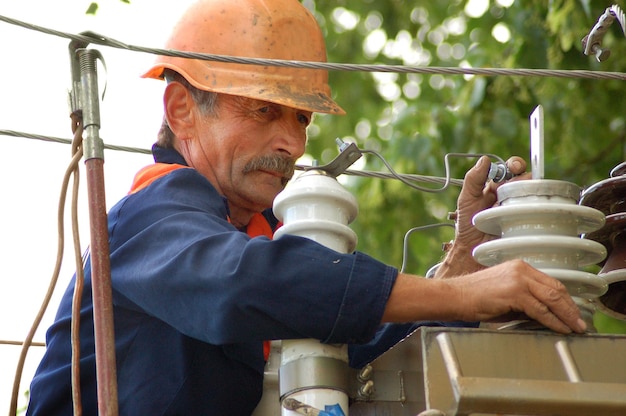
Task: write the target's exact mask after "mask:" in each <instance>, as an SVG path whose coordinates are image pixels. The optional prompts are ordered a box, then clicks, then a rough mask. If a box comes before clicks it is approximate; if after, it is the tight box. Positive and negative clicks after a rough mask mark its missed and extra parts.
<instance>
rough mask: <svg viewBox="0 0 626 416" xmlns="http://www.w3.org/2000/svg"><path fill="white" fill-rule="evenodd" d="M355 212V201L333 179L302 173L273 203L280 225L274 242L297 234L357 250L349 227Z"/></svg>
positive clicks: (344, 250) (339, 248)
mask: <svg viewBox="0 0 626 416" xmlns="http://www.w3.org/2000/svg"><path fill="white" fill-rule="evenodd" d="M357 213H358V205H357V201H356V198H355V197H354V195H352V194H351V193H350V192H348V191H347V190H346V189H345V188H344V187H343V186H341V185H340V184H339V183H338V182H337V180H336V179H335V178H332V177H330V176H328V175H326V174H324V173H323V172H321V171H309V172H305V173H303V174H301V175H300V176H299V177H298V178H297V179H296V180H295V181H294V182H293V183H291V184H289V186H288V187H287V188H286V189H285V190H284V191H283V192H281V193H280V194H278V196H277V197H276V199H275V200H274V214H275V215H276V218H278V219H279V220H281V221H282V222H283V226H282V227H281V228H279V229H278V230H277V231H276V233H275V234H274V239H277V238H280V237H281V236H283V235H285V234H291V235H298V236H301V237H307V238H310V239H311V240H315V241H317V242H318V243H320V244H322V245H324V246H326V247H329V248H332V249H333V250H335V251H339V252H341V253H350V252H352V251H354V249H355V248H356V243H357V237H356V234H355V233H354V231H352V229H351V228H350V227H348V224H350V223H351V222H352V221H354V219H355V218H356V216H357Z"/></svg>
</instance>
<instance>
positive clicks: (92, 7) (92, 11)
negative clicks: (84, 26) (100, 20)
mask: <svg viewBox="0 0 626 416" xmlns="http://www.w3.org/2000/svg"><path fill="white" fill-rule="evenodd" d="M120 1H121V2H122V3H126V4H130V0H120ZM98 7H99V6H98V3H97V2H95V1H94V2H91V3H90V4H89V7H87V10H85V14H93V15H95V14H96V13H98Z"/></svg>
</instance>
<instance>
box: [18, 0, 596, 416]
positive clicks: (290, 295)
mask: <svg viewBox="0 0 626 416" xmlns="http://www.w3.org/2000/svg"><path fill="white" fill-rule="evenodd" d="M167 48H170V49H176V50H188V51H195V52H205V53H213V54H222V55H239V56H247V57H260V58H276V59H291V60H300V61H319V62H322V61H325V59H326V58H325V47H324V42H323V38H322V35H321V32H320V29H319V27H318V25H317V23H316V22H315V19H314V18H313V16H312V15H311V14H310V13H309V12H308V11H307V10H306V9H305V8H304V7H303V6H301V5H300V3H299V2H298V1H297V0H241V1H236V2H233V1H231V0H205V1H200V2H198V3H197V4H195V5H194V6H192V7H191V8H190V9H189V10H188V12H187V13H186V14H185V15H184V16H183V17H182V19H181V20H180V22H179V23H178V25H177V26H176V27H175V28H174V31H173V34H172V36H171V38H170V40H169V42H168V45H167ZM146 76H147V77H154V78H165V79H166V80H167V82H168V83H167V86H166V88H165V92H164V112H165V115H164V122H163V126H162V128H161V131H160V133H159V139H158V142H157V144H156V145H155V146H154V147H153V151H154V156H155V160H156V162H157V163H156V164H155V165H153V166H149V167H147V168H146V169H144V170H142V171H141V172H140V173H139V174H138V175H137V177H136V178H135V182H134V184H133V187H132V190H131V192H130V194H129V195H128V196H127V197H125V198H124V199H122V200H121V201H120V202H119V203H118V204H117V205H116V206H115V207H113V208H112V209H111V211H110V213H109V240H110V250H111V257H110V258H111V278H112V286H113V302H114V320H115V343H116V358H117V376H118V391H119V408H120V414H124V415H177V414H214V415H248V414H250V413H251V412H252V411H253V409H254V408H255V406H256V404H257V402H258V400H259V398H260V396H261V393H262V377H263V367H264V355H263V342H264V341H266V340H271V339H288V338H315V339H319V340H321V341H322V342H326V343H350V344H360V343H366V342H368V341H369V340H370V339H371V338H372V337H373V336H374V335H375V334H376V331H377V329H378V328H379V327H380V325H381V323H387V322H398V323H407V322H416V321H422V320H426V319H428V320H442V321H454V320H461V321H469V322H477V321H483V320H490V319H494V318H498V317H501V316H511V315H512V314H525V315H526V316H529V317H531V318H533V319H536V320H538V321H540V322H541V323H543V324H544V325H546V326H548V327H550V328H552V329H554V330H556V331H559V332H562V333H569V332H572V331H575V332H583V331H584V330H585V327H584V323H583V322H582V320H581V319H580V316H579V313H578V309H577V308H576V306H575V305H574V303H573V302H572V300H571V298H570V297H569V296H568V294H567V292H566V290H565V289H564V287H563V285H561V284H560V283H559V282H557V281H556V280H554V279H552V278H550V277H548V276H547V275H545V274H543V273H541V272H539V271H537V270H535V269H533V268H531V267H530V266H528V265H527V264H526V263H524V262H522V261H511V262H507V263H504V264H501V265H499V266H495V267H492V268H488V269H485V268H482V267H481V266H479V265H478V264H476V263H475V262H474V261H473V260H472V259H471V250H472V248H473V247H474V246H475V245H477V244H478V243H480V242H481V241H482V240H483V239H485V238H486V237H485V236H484V235H483V234H482V233H480V232H478V231H477V230H476V229H475V228H473V226H472V225H471V218H472V216H473V215H474V214H475V213H476V212H478V211H480V210H483V209H485V208H487V207H489V206H491V205H493V204H494V203H495V192H494V191H495V184H493V183H489V184H487V186H485V179H486V177H487V171H488V169H489V164H488V163H486V162H487V160H486V158H482V159H480V160H479V161H478V163H477V164H476V166H474V167H473V168H472V169H471V170H470V171H469V172H468V173H467V175H466V180H465V185H464V187H463V189H462V191H461V195H460V197H459V201H458V202H459V210H458V219H457V221H458V230H457V236H456V241H455V243H454V244H453V246H452V248H451V250H450V252H449V253H448V255H447V257H446V259H445V261H444V263H443V264H442V266H441V267H440V269H439V271H438V277H455V278H454V279H441V278H438V279H420V278H416V277H415V276H410V275H405V274H399V273H398V271H397V270H396V269H395V268H393V267H391V266H388V265H385V264H382V263H380V262H379V261H376V260H374V259H373V258H371V257H369V256H367V255H365V254H363V253H359V252H356V253H352V254H339V253H336V252H334V251H332V250H330V249H327V248H325V247H322V246H321V245H319V244H317V243H315V242H313V241H310V240H308V239H305V238H300V237H296V236H285V237H283V238H281V239H279V240H274V241H273V240H271V239H270V238H269V237H271V234H272V231H273V229H274V228H275V227H276V225H277V224H276V223H277V222H276V219H275V218H274V217H273V216H272V215H271V211H270V208H271V206H272V202H273V200H274V198H275V196H276V195H277V194H278V193H279V192H280V191H281V190H282V189H283V187H284V186H285V184H286V182H287V181H288V180H289V178H291V176H292V174H293V167H294V163H295V161H296V159H298V157H300V156H301V155H302V154H303V153H304V150H305V144H306V128H307V126H308V124H309V123H310V121H311V117H312V115H313V113H315V112H322V113H334V114H341V113H343V110H342V109H341V108H340V107H339V106H338V105H337V104H336V103H335V102H334V101H333V100H332V99H331V97H330V89H329V87H328V84H327V73H326V72H325V71H320V70H308V69H298V70H296V69H289V68H277V67H271V66H254V65H243V64H237V65H233V64H227V63H217V62H208V61H202V60H190V59H184V58H172V57H160V58H158V60H157V63H156V65H155V66H154V67H153V68H152V69H151V70H150V71H149V72H148V73H147V74H146ZM509 162H510V168H511V170H512V171H513V172H514V173H516V174H520V173H522V172H523V171H524V169H525V163H524V162H523V160H521V159H519V158H512V159H510V161H509ZM254 236H256V237H254ZM85 275H86V285H85V291H84V293H85V295H84V296H83V300H82V305H83V307H82V314H81V363H82V367H81V370H82V372H81V389H82V405H83V408H84V409H85V413H87V414H95V413H96V408H97V404H96V400H97V398H96V387H95V356H94V346H93V341H94V340H93V323H92V320H91V313H92V303H91V296H90V279H89V277H90V263H89V262H88V263H87V266H86V273H85ZM71 297H72V288H71V287H70V288H69V289H68V291H67V293H66V294H65V296H64V298H63V301H62V303H61V306H60V308H59V312H58V315H57V319H56V321H55V323H54V324H53V326H52V327H51V328H50V330H49V332H48V334H47V343H48V348H47V352H46V355H45V357H44V359H43V360H42V363H41V364H40V367H39V369H38V371H37V374H36V376H35V378H34V380H33V383H32V389H31V402H30V406H29V409H28V414H30V415H46V416H50V415H67V414H70V413H71V412H72V410H71V409H72V404H71V394H70V391H71V384H70V380H71V377H70V370H71V369H70V362H71V348H70V335H69V334H70V322H71Z"/></svg>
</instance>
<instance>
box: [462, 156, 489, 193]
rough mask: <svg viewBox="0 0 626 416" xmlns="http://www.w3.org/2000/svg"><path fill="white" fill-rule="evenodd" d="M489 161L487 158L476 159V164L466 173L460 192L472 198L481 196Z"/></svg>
mask: <svg viewBox="0 0 626 416" xmlns="http://www.w3.org/2000/svg"><path fill="white" fill-rule="evenodd" d="M489 160H490V159H489V157H488V156H482V157H481V158H480V159H478V161H477V162H476V164H475V165H474V166H473V167H472V168H471V169H470V170H468V171H467V173H466V174H465V179H464V181H463V189H462V191H461V192H465V193H467V194H469V196H472V197H474V198H479V197H481V196H482V195H483V189H484V187H485V182H486V181H487V175H488V173H489V166H490V165H489Z"/></svg>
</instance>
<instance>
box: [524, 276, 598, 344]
mask: <svg viewBox="0 0 626 416" xmlns="http://www.w3.org/2000/svg"><path fill="white" fill-rule="evenodd" d="M544 276H545V277H547V279H545V278H544ZM528 289H529V293H530V294H531V295H532V296H533V297H534V299H535V300H536V303H535V304H534V305H533V304H532V303H533V302H532V301H531V303H530V304H529V306H528V309H527V310H525V311H524V312H525V313H526V315H528V316H529V317H530V318H532V319H534V320H536V321H538V322H541V323H542V324H543V325H545V326H547V327H548V328H550V329H552V330H554V331H557V332H561V333H564V334H567V333H570V332H572V331H575V332H578V333H583V332H585V330H586V329H587V325H586V324H585V322H584V321H583V320H582V319H581V318H580V312H579V310H578V307H577V306H576V304H575V303H574V301H573V300H572V298H571V296H570V295H569V293H567V289H566V288H565V286H564V285H563V284H562V283H561V282H559V281H558V280H556V279H553V278H551V277H549V276H547V275H542V276H540V279H538V280H531V281H530V282H529V284H528Z"/></svg>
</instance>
